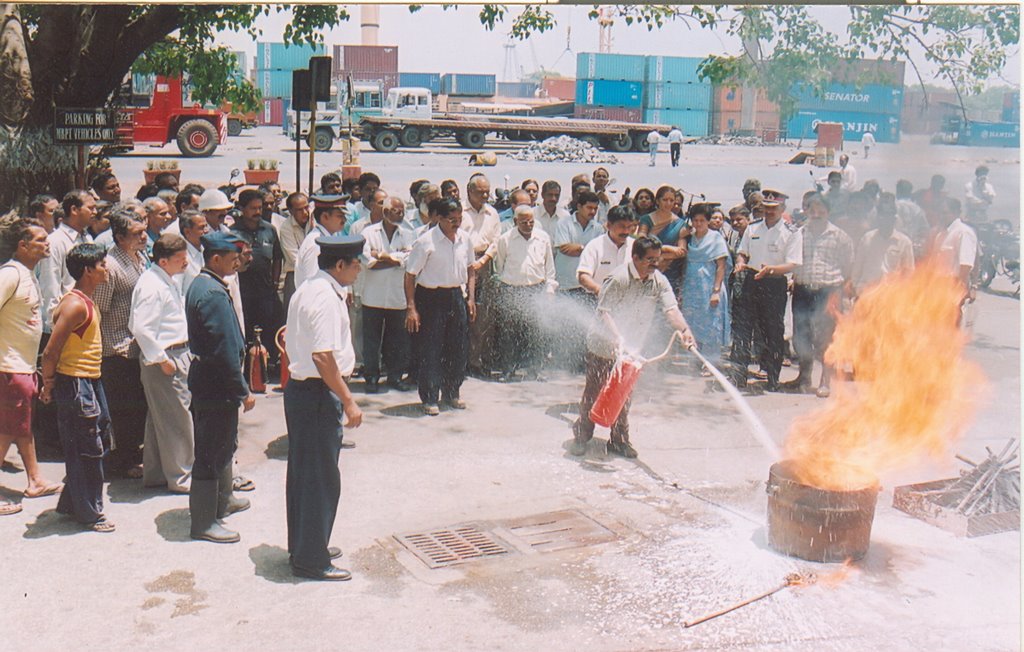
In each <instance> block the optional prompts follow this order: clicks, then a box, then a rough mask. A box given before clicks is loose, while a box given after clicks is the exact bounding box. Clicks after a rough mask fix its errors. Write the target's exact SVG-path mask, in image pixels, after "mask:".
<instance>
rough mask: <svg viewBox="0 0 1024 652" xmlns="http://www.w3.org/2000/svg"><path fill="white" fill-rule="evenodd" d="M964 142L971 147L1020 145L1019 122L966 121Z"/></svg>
mask: <svg viewBox="0 0 1024 652" xmlns="http://www.w3.org/2000/svg"><path fill="white" fill-rule="evenodd" d="M965 144H967V145H971V146H973V147H1020V123H1011V122H968V123H967V142H966V143H965Z"/></svg>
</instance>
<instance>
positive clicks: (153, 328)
mask: <svg viewBox="0 0 1024 652" xmlns="http://www.w3.org/2000/svg"><path fill="white" fill-rule="evenodd" d="M128 330H130V331H131V333H132V335H134V336H135V341H136V342H137V343H138V345H139V351H140V352H141V355H142V363H143V364H147V365H153V364H159V363H161V362H164V361H165V360H167V354H166V353H165V352H164V351H165V350H166V349H167V348H169V347H171V346H173V345H175V344H184V343H185V342H188V325H187V324H186V323H185V297H184V296H183V295H182V294H181V289H180V288H179V287H178V283H177V281H176V280H175V279H173V278H171V277H170V276H168V275H167V272H165V271H164V270H162V269H160V266H159V265H155V264H154V265H153V266H152V267H150V268H149V269H147V270H146V271H145V272H143V273H142V276H140V277H139V282H138V283H136V284H135V289H134V290H132V312H131V316H130V317H129V318H128Z"/></svg>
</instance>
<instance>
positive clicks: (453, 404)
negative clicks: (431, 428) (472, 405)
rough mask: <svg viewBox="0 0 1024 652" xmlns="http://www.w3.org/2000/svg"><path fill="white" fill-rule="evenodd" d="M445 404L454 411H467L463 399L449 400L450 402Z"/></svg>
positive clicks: (447, 401)
mask: <svg viewBox="0 0 1024 652" xmlns="http://www.w3.org/2000/svg"><path fill="white" fill-rule="evenodd" d="M444 404H445V405H447V406H448V407H450V408H451V409H453V410H465V409H466V402H465V401H463V400H462V399H461V398H452V399H448V400H446V401H445V402H444Z"/></svg>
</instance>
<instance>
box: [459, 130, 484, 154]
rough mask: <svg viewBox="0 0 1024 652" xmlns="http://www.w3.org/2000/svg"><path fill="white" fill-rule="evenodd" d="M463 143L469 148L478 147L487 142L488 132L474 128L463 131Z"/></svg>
mask: <svg viewBox="0 0 1024 652" xmlns="http://www.w3.org/2000/svg"><path fill="white" fill-rule="evenodd" d="M461 142H462V144H463V145H464V146H466V147H468V148H469V149H478V148H480V147H483V146H484V143H486V142H487V134H485V133H484V132H482V131H477V130H476V129H473V130H471V131H466V132H463V133H462V141H461Z"/></svg>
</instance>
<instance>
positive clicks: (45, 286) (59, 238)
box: [36, 223, 92, 333]
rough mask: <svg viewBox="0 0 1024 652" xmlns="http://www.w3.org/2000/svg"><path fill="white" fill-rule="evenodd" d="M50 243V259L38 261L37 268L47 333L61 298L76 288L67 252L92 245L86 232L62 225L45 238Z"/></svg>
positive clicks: (41, 306)
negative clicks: (52, 314)
mask: <svg viewBox="0 0 1024 652" xmlns="http://www.w3.org/2000/svg"><path fill="white" fill-rule="evenodd" d="M46 241H47V242H49V243H50V255H49V256H47V257H46V258H44V259H42V260H41V261H39V264H38V265H37V266H36V277H37V278H38V279H39V296H40V298H41V301H42V302H41V304H40V308H41V311H42V320H43V331H44V332H46V333H48V332H50V330H51V329H52V328H53V324H52V323H51V322H50V314H51V312H52V311H53V309H54V308H56V307H57V304H58V303H60V300H61V298H63V297H64V295H65V294H67V293H68V292H70V291H71V288H73V287H75V279H73V278H71V274H69V273H68V265H67V257H68V252H69V251H71V249H72V248H73V247H74V246H75V245H79V244H83V243H86V242H92V236H90V235H89V233H88V232H87V231H83V232H82V233H79V232H77V231H75V230H74V229H72V228H71V227H70V226H68V225H67V224H65V223H61V225H60V226H58V227H57V228H56V229H54V231H53V233H51V234H50V235H48V236H46Z"/></svg>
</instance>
